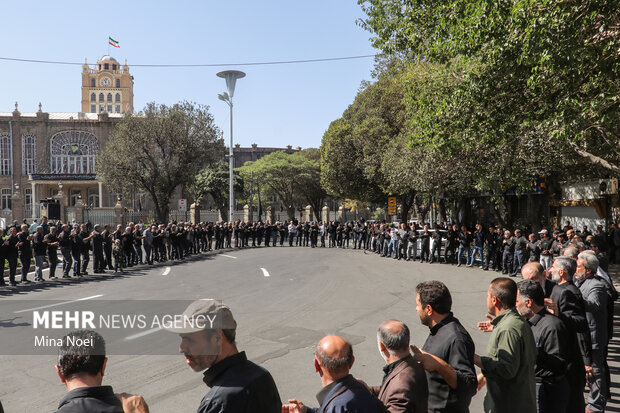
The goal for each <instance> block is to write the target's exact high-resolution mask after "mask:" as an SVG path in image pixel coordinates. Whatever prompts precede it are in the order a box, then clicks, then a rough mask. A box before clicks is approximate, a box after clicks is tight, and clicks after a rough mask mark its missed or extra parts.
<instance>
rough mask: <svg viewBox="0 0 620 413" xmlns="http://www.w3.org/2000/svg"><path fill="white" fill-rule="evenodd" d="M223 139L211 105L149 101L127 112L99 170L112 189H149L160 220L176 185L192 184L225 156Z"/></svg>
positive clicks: (164, 218) (99, 162)
mask: <svg viewBox="0 0 620 413" xmlns="http://www.w3.org/2000/svg"><path fill="white" fill-rule="evenodd" d="M223 152H224V145H223V142H222V140H221V138H220V137H219V134H218V130H217V128H216V126H215V124H214V122H213V116H212V115H211V114H210V113H209V111H208V107H206V106H201V105H195V104H192V103H189V102H181V103H178V104H175V105H172V106H166V105H157V104H155V103H149V104H148V105H147V106H146V107H145V108H144V110H143V111H142V112H140V113H138V114H135V115H134V114H130V113H128V114H126V115H125V116H124V117H123V119H122V120H121V121H120V122H119V123H118V124H117V125H116V127H115V129H114V130H113V131H112V133H111V135H110V138H109V140H108V142H107V143H106V145H105V148H104V149H103V151H101V152H100V153H99V155H98V158H97V174H98V175H99V176H100V177H101V179H102V180H103V182H105V184H106V185H108V186H109V187H110V188H111V189H112V190H114V191H117V192H121V193H122V192H126V191H127V190H128V189H129V188H132V187H135V188H138V189H140V190H143V191H145V192H147V193H148V194H149V195H150V197H151V199H152V200H153V203H154V204H155V209H156V213H157V218H158V220H160V221H161V222H165V221H167V219H168V213H169V202H170V199H171V197H172V194H173V193H174V191H175V190H176V189H177V188H178V187H180V186H185V185H188V184H190V183H191V182H192V181H193V180H194V178H195V176H196V173H197V172H198V171H199V170H200V169H202V168H203V167H204V166H205V165H208V164H210V163H212V162H214V161H215V160H217V159H221V157H222V155H223Z"/></svg>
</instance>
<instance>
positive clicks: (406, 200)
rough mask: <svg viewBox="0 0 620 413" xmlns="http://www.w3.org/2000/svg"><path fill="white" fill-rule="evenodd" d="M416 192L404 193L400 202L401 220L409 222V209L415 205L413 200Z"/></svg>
mask: <svg viewBox="0 0 620 413" xmlns="http://www.w3.org/2000/svg"><path fill="white" fill-rule="evenodd" d="M415 197H416V193H415V192H412V193H409V194H406V195H403V196H402V198H401V200H402V201H401V203H400V217H399V218H400V222H404V223H407V222H408V218H409V211H410V210H411V207H412V206H413V202H414V200H415Z"/></svg>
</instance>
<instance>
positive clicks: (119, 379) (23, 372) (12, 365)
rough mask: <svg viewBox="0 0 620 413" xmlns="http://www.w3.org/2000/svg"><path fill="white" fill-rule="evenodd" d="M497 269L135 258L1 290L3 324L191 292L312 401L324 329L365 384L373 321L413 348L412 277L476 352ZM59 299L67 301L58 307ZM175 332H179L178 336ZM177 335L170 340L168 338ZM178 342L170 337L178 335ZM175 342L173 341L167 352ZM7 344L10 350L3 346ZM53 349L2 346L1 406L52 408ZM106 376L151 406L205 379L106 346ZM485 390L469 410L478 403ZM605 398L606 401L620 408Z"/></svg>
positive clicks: (304, 259)
mask: <svg viewBox="0 0 620 413" xmlns="http://www.w3.org/2000/svg"><path fill="white" fill-rule="evenodd" d="M497 275H498V274H497V273H494V272H484V271H481V270H479V269H475V268H474V269H471V268H464V267H461V268H456V267H454V266H451V265H438V264H432V265H429V264H420V263H417V262H416V263H412V262H405V261H396V260H392V259H385V258H380V257H378V256H376V255H375V254H371V253H367V254H366V253H364V252H363V251H356V250H342V249H322V248H317V249H310V248H289V247H282V248H281V247H276V248H273V247H271V248H265V247H263V248H256V249H245V250H238V251H227V252H222V253H219V254H206V255H201V256H199V257H197V258H194V259H191V260H188V261H186V262H183V263H175V264H174V265H168V266H167V265H165V264H162V265H156V266H152V267H140V268H135V269H133V271H131V272H129V273H126V274H125V275H123V276H113V275H111V274H109V273H108V274H107V275H105V276H101V277H96V278H95V277H86V278H85V279H84V280H81V281H72V282H46V283H43V284H36V285H31V286H27V287H18V289H17V290H15V289H12V290H1V291H0V314H1V317H0V334H1V335H2V336H3V337H6V336H5V335H6V334H9V335H11V334H16V333H12V330H11V328H12V327H11V326H12V325H14V324H18V323H20V322H23V320H22V319H20V316H21V314H20V313H17V314H16V313H15V311H19V310H20V309H24V308H29V307H28V305H27V304H28V303H26V302H24V300H60V301H72V300H77V299H82V298H87V297H93V296H97V297H94V298H90V299H89V302H90V301H92V302H93V305H96V303H94V301H97V300H194V299H197V298H206V297H208V298H216V299H221V300H223V301H224V302H225V303H226V304H228V305H229V306H230V307H231V309H232V311H233V314H234V316H235V318H236V320H237V323H238V328H237V342H238V347H239V349H240V350H245V351H246V353H247V355H248V357H249V358H250V359H251V360H253V361H254V362H257V363H259V364H261V365H262V366H264V367H265V368H267V369H268V370H269V371H270V372H271V374H272V375H273V377H274V379H275V381H276V383H277V385H278V389H279V391H280V396H281V398H282V400H283V401H284V400H286V399H288V398H293V397H294V398H298V399H301V400H302V401H304V402H306V403H307V404H309V405H311V406H316V400H315V394H316V392H317V391H319V390H320V380H319V378H318V376H317V375H316V373H315V372H314V368H313V365H312V358H313V346H314V344H315V343H316V341H318V340H319V339H320V338H321V337H323V336H324V335H326V334H338V335H341V336H343V337H345V338H346V339H348V340H349V341H350V342H351V343H352V344H353V345H354V353H355V358H356V361H355V365H354V366H353V370H352V373H353V374H354V375H355V376H356V377H359V378H361V379H363V380H365V381H366V382H367V383H369V384H378V383H380V381H381V378H382V371H381V368H382V366H383V360H382V359H381V357H380V355H379V353H378V350H377V344H376V329H377V327H378V325H379V324H380V323H381V322H382V321H384V320H387V319H391V318H395V319H399V320H402V321H404V322H405V323H407V324H408V325H409V327H410V329H411V331H412V342H413V343H414V344H416V345H418V346H421V345H422V344H423V343H424V341H425V339H426V336H427V335H428V329H427V328H426V327H425V326H422V325H421V324H420V321H419V319H418V316H417V314H416V312H415V293H414V289H415V286H416V284H417V283H418V282H420V281H423V280H430V279H438V280H441V281H443V282H445V283H446V284H447V285H448V287H449V288H450V291H451V293H452V296H453V301H454V303H453V311H454V313H455V315H456V317H457V318H459V319H460V320H461V322H462V324H463V325H464V326H465V327H466V328H467V329H468V331H469V332H470V334H471V335H472V337H473V339H474V342H475V344H476V349H477V352H479V353H484V350H485V348H486V344H487V340H488V336H487V335H485V334H484V333H482V332H479V331H478V330H477V329H476V322H478V321H481V320H483V319H484V316H485V312H486V304H485V303H486V291H487V287H488V284H489V282H490V281H491V280H492V279H493V278H494V277H496V276H497ZM57 308H63V306H62V305H61V306H57ZM170 334H171V333H168V332H165V331H155V332H152V333H151V334H148V335H145V336H142V337H138V338H135V340H134V341H135V343H136V345H139V346H142V347H143V348H144V349H149V348H152V347H153V346H157V345H158V344H160V345H161V344H162V343H168V342H169V341H170V340H169V339H170V337H171V336H170ZM174 338H176V337H174ZM172 342H174V340H172ZM175 347H176V345H175ZM618 348H619V343H618V341H617V340H616V341H614V342H613V343H612V347H611V348H610V364H611V366H612V372H613V373H614V375H613V377H612V386H613V387H612V393H614V397H615V399H616V400H617V399H619V398H620V394H618V386H619V385H618V384H616V383H618V382H619V381H620V380H619V376H618V373H619V367H618V366H619V365H620V360H619V358H620V356H619V355H618ZM172 351H174V350H172ZM2 354H6V352H4V353H2ZM55 359H56V357H54V356H53V355H46V356H15V355H0V400H1V401H2V403H3V405H4V408H5V411H6V412H8V413H12V412H52V411H55V409H56V407H57V401H58V400H60V398H61V397H62V396H63V395H64V394H65V388H64V385H62V384H61V383H60V381H59V379H58V377H57V375H56V373H55V370H54V364H55V361H56V360H55ZM104 384H109V385H112V386H113V387H114V389H115V391H117V392H121V391H123V392H129V393H138V394H142V395H143V396H144V397H145V399H146V400H147V402H148V403H149V405H150V407H151V411H152V412H193V411H195V410H196V408H197V406H198V404H199V402H200V399H201V398H202V396H203V395H204V394H205V393H206V391H207V388H206V386H205V385H204V383H203V382H202V375H201V374H199V373H194V372H193V371H191V370H190V369H189V368H188V367H187V366H186V364H185V361H184V358H183V356H182V355H172V352H171V353H170V355H138V356H121V355H110V357H109V361H108V367H107V371H106V376H105V377H104ZM482 398H483V394H478V395H476V396H475V398H474V400H473V402H472V405H471V411H472V412H481V411H482ZM618 406H619V405H618V404H613V403H612V404H610V407H609V409H608V411H620V409H619V408H618Z"/></svg>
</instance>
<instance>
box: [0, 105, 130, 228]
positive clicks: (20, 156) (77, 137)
mask: <svg viewBox="0 0 620 413" xmlns="http://www.w3.org/2000/svg"><path fill="white" fill-rule="evenodd" d="M121 116H122V115H121V114H108V113H99V114H96V113H82V112H75V113H46V112H43V111H42V108H41V105H39V111H38V112H36V113H21V112H20V111H19V108H18V105H17V103H16V104H15V110H14V111H13V112H12V113H0V207H1V209H2V215H3V216H4V217H5V218H6V219H7V220H10V219H16V220H20V219H22V218H24V217H27V218H30V217H39V216H40V211H39V207H40V204H41V200H45V199H47V198H53V197H56V196H57V195H58V193H59V192H60V191H62V193H63V194H64V197H61V202H62V203H63V205H64V206H65V207H71V206H73V205H75V204H76V203H77V202H78V200H81V201H82V203H83V204H85V205H87V206H92V207H111V206H113V205H114V201H115V195H114V194H110V193H109V192H108V191H107V190H106V188H105V185H103V184H102V182H100V181H97V179H96V172H97V168H96V164H95V159H96V157H97V153H98V152H99V149H100V148H101V147H102V146H103V145H105V142H106V141H107V139H108V136H109V134H110V132H111V130H112V128H113V127H114V124H115V123H116V122H118V121H119V120H120V119H121Z"/></svg>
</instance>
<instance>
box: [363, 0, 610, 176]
mask: <svg viewBox="0 0 620 413" xmlns="http://www.w3.org/2000/svg"><path fill="white" fill-rule="evenodd" d="M359 3H360V5H361V6H362V8H363V10H364V11H365V12H366V14H367V17H366V18H364V19H362V20H361V21H360V24H361V25H362V27H364V28H366V29H368V30H369V31H370V32H371V33H373V34H374V36H375V37H374V38H373V44H374V45H375V46H376V47H378V48H380V49H381V50H383V51H384V52H385V53H387V54H390V55H396V56H403V55H404V56H407V58H408V60H409V61H413V62H414V63H416V64H422V63H427V64H431V65H445V66H444V67H446V66H448V67H449V66H452V65H454V64H457V65H458V64H460V65H461V68H460V69H461V70H460V74H459V75H458V77H459V81H458V82H456V84H454V83H453V82H450V80H451V78H450V77H448V76H446V75H449V74H447V73H446V72H445V71H442V70H439V71H437V72H435V75H436V76H437V77H438V78H440V79H448V83H453V86H454V91H453V93H452V94H451V95H449V96H448V95H444V99H442V102H441V104H440V105H430V106H429V107H427V108H426V110H425V112H426V113H427V114H428V113H429V112H434V113H435V116H430V117H429V119H432V120H434V119H437V118H440V117H442V116H443V117H444V118H447V119H449V120H450V122H451V123H450V125H446V124H442V123H438V124H435V123H432V124H431V129H430V132H429V133H430V134H432V135H433V138H434V143H435V144H443V141H445V140H447V141H448V142H450V143H452V142H455V141H456V139H457V138H458V137H461V138H464V139H463V142H464V145H467V144H468V143H469V142H471V139H475V138H477V139H480V140H482V141H483V142H484V143H485V145H486V147H487V148H488V147H497V148H506V147H507V146H510V145H511V144H512V143H513V142H522V141H523V140H528V139H531V138H534V139H535V140H537V141H539V142H542V143H544V141H545V140H555V141H556V142H555V143H554V144H553V145H559V150H560V151H561V152H562V153H563V154H564V153H565V151H566V150H570V153H571V154H572V157H573V159H574V158H575V156H578V157H580V158H582V159H583V160H586V161H587V162H588V163H589V165H590V169H591V170H593V173H600V172H601V171H607V172H608V173H616V174H617V173H618V172H620V145H619V143H620V98H619V93H618V91H619V89H620V88H619V84H618V79H620V58H619V57H620V53H619V50H620V36H619V33H620V31H619V29H618V28H619V27H620V7H618V2H617V1H616V0H584V1H579V2H572V1H555V0H542V1H537V2H532V1H530V0H500V1H494V0H481V1H469V0H455V1H450V2H440V1H432V0H360V1H359ZM464 63H465V64H464ZM435 90H439V91H441V85H435ZM431 92H432V91H431V90H429V93H431ZM412 100H414V101H416V102H418V103H422V104H423V103H424V102H421V101H420V99H419V98H418V97H417V96H412ZM418 107H419V106H418ZM448 146H450V147H455V148H456V150H457V151H458V150H460V148H459V146H458V145H455V146H453V145H448ZM545 149H546V148H545V147H543V148H541V149H540V150H541V151H544V150H545ZM573 159H568V162H567V164H568V165H570V164H571V163H572V162H573ZM550 164H551V163H550ZM561 167H564V165H562V166H561ZM521 178H523V177H521ZM526 178H527V177H526Z"/></svg>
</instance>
